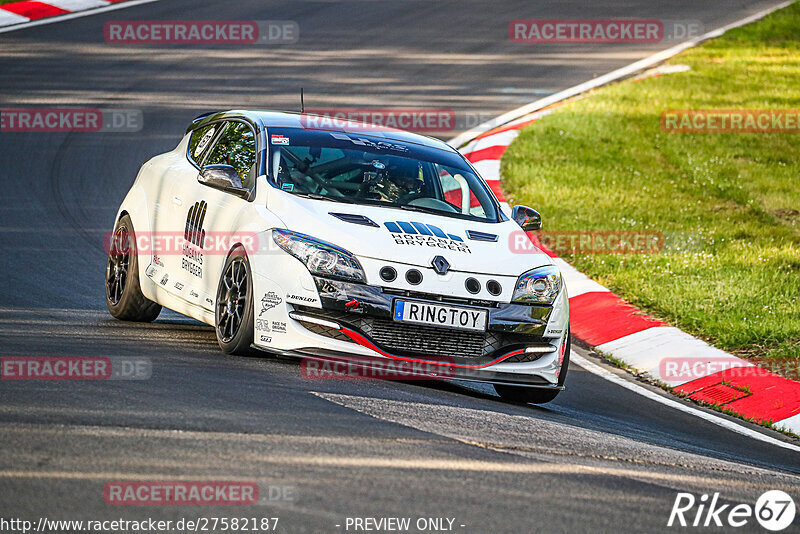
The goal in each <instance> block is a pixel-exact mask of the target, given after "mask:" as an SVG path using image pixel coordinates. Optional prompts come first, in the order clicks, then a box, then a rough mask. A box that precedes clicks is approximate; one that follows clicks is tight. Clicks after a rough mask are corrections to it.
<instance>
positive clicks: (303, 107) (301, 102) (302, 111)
mask: <svg viewBox="0 0 800 534" xmlns="http://www.w3.org/2000/svg"><path fill="white" fill-rule="evenodd" d="M305 111H306V105H305V103H303V88H302V87H301V88H300V113H305Z"/></svg>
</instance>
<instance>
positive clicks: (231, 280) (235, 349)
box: [214, 247, 255, 356]
mask: <svg viewBox="0 0 800 534" xmlns="http://www.w3.org/2000/svg"><path fill="white" fill-rule="evenodd" d="M215 302H216V305H215V306H214V331H215V332H216V334H217V343H219V347H220V348H221V349H222V352H224V353H225V354H232V355H235V356H252V355H254V353H255V351H254V350H253V349H252V348H251V346H252V344H253V330H254V328H253V323H254V318H253V274H252V271H251V270H250V262H249V261H248V259H247V254H246V253H245V251H244V249H243V248H241V247H236V248H235V249H233V251H232V252H231V253H230V255H229V256H228V259H227V260H225V266H224V267H223V268H222V275H221V276H220V279H219V285H218V286H217V300H216V301H215Z"/></svg>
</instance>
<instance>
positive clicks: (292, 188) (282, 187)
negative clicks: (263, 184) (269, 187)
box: [281, 184, 294, 192]
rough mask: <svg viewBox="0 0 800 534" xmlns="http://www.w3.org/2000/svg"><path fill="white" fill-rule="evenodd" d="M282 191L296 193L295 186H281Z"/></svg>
mask: <svg viewBox="0 0 800 534" xmlns="http://www.w3.org/2000/svg"><path fill="white" fill-rule="evenodd" d="M281 189H283V190H284V191H290V192H291V191H294V184H283V185H281Z"/></svg>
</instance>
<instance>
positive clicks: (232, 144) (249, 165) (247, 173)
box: [203, 122, 256, 188]
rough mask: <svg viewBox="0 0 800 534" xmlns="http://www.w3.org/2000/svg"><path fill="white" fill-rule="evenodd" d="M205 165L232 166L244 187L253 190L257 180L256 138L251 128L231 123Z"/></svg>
mask: <svg viewBox="0 0 800 534" xmlns="http://www.w3.org/2000/svg"><path fill="white" fill-rule="evenodd" d="M203 165H204V166H205V165H231V166H232V167H233V168H234V169H236V172H238V173H239V176H240V177H241V178H242V185H244V186H245V187H247V188H251V187H252V186H253V182H254V180H255V165H256V138H255V134H254V133H253V130H252V129H250V126H248V125H247V124H245V123H243V122H229V123H228V125H227V126H226V127H225V131H224V132H222V135H221V136H220V137H219V139H218V140H217V142H216V144H214V146H213V147H212V148H211V150H210V151H209V153H208V156H206V159H205V161H203Z"/></svg>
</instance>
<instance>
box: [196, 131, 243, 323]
mask: <svg viewBox="0 0 800 534" xmlns="http://www.w3.org/2000/svg"><path fill="white" fill-rule="evenodd" d="M256 154H257V147H256V133H255V130H254V129H253V128H252V126H251V125H250V124H248V123H246V122H244V121H238V120H230V121H228V123H227V124H225V126H224V128H223V130H222V131H221V132H220V133H219V134H218V135H217V136H216V137H215V139H214V141H213V144H212V145H211V147H210V148H209V149H208V150H207V152H206V154H205V155H204V157H203V160H202V163H201V167H203V168H204V167H207V166H210V165H229V166H231V167H233V169H234V170H235V171H236V172H237V173H238V175H239V177H240V180H241V185H242V187H243V189H247V190H249V191H250V192H252V191H253V190H254V187H255V177H256ZM193 192H194V194H195V197H194V203H193V204H192V205H191V206H190V211H189V212H187V219H186V238H187V241H188V243H187V244H186V248H187V250H188V251H189V253H188V254H187V256H186V257H185V258H184V259H185V263H184V262H182V265H181V269H182V270H184V271H186V270H187V269H188V270H189V272H190V273H197V274H193V275H192V276H191V277H189V278H188V282H189V293H188V299H189V300H190V301H191V302H196V303H198V304H199V305H201V306H202V307H204V308H206V309H209V310H211V309H213V307H214V301H215V298H216V292H217V285H218V283H219V278H220V274H221V272H222V268H223V266H224V263H225V260H226V259H227V256H228V252H229V251H230V248H231V246H232V245H233V244H234V243H235V242H237V241H238V240H239V238H240V237H241V235H240V233H239V232H238V230H239V227H240V226H241V224H240V223H241V221H242V220H244V219H246V218H247V217H248V214H249V213H250V209H249V208H251V207H252V205H251V202H250V201H248V200H247V199H245V198H242V196H240V192H241V191H232V190H226V189H224V188H217V187H214V186H210V185H206V184H204V183H201V182H199V181H198V180H197V176H196V177H195V182H194V188H193ZM251 197H252V195H251ZM201 245H202V246H201Z"/></svg>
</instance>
